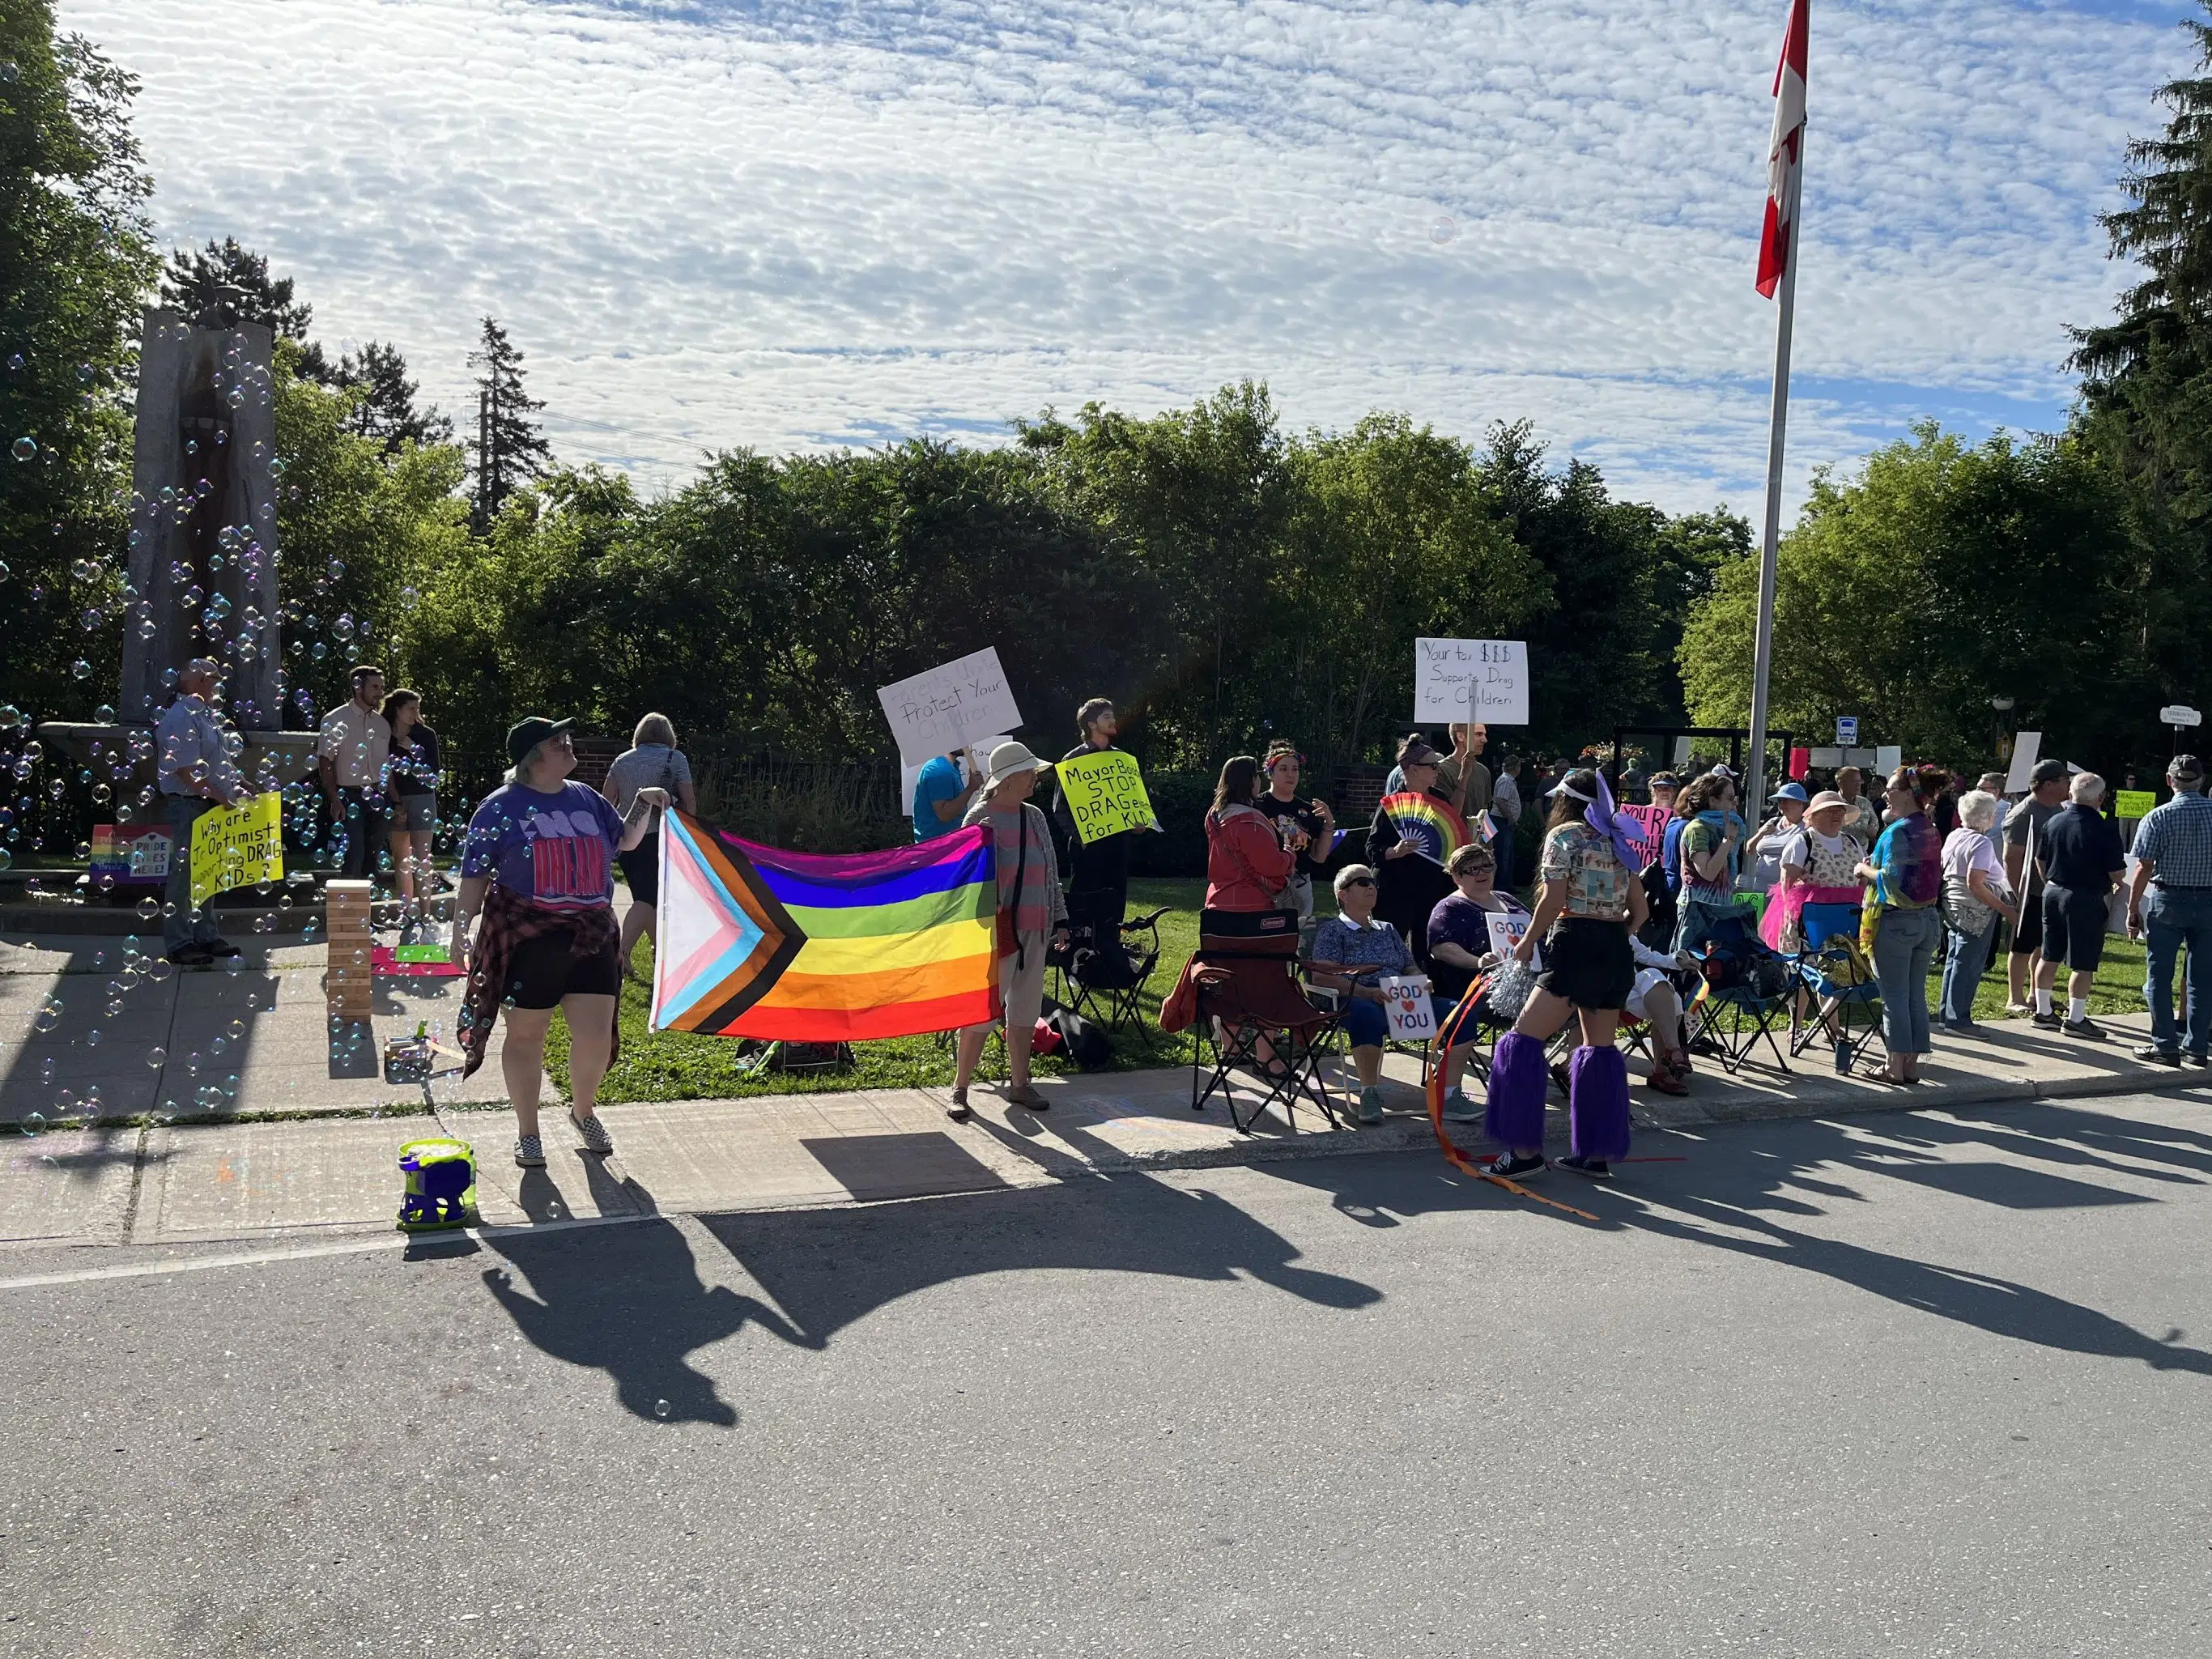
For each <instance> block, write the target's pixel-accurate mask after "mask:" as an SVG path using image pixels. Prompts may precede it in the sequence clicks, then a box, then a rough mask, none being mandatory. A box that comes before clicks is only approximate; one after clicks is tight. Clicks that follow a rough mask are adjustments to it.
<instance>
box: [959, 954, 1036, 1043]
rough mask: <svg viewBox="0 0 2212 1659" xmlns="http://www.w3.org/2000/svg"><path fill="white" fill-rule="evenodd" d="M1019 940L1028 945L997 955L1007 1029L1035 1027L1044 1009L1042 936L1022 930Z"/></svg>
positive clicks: (980, 1028) (988, 1023) (981, 1028)
mask: <svg viewBox="0 0 2212 1659" xmlns="http://www.w3.org/2000/svg"><path fill="white" fill-rule="evenodd" d="M1021 943H1022V944H1023V945H1025V946H1027V947H1028V948H1027V949H1026V950H1024V951H1019V952H1016V953H1011V954H1009V955H1006V956H1003V957H1000V958H999V1000H1000V1002H1001V1003H1002V1004H1004V1005H1005V1007H1006V1029H1007V1030H1010V1031H1028V1030H1035V1029H1036V1023H1037V1016H1038V1015H1039V1014H1041V1013H1042V1012H1044V945H1045V935H1044V934H1042V933H1024V934H1023V935H1021ZM992 1024H993V1022H991V1021H985V1022H984V1023H983V1024H981V1025H971V1026H969V1028H968V1029H969V1030H971V1031H987V1030H990V1029H991V1025H992Z"/></svg>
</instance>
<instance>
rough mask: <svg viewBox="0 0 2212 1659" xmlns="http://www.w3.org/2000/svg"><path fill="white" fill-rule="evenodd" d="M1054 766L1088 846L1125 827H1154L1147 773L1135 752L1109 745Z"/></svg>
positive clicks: (1068, 806)
mask: <svg viewBox="0 0 2212 1659" xmlns="http://www.w3.org/2000/svg"><path fill="white" fill-rule="evenodd" d="M1053 770H1054V772H1056V773H1058V774H1059V775H1060V793H1063V794H1064V795H1066V797H1067V811H1068V814H1069V816H1070V817H1073V818H1074V820H1075V833H1076V834H1077V835H1078V836H1081V837H1082V838H1083V844H1084V845H1085V847H1088V846H1089V845H1090V844H1091V842H1094V841H1097V840H1100V839H1102V838H1103V837H1104V836H1118V835H1120V834H1121V832H1122V831H1123V830H1124V829H1151V828H1152V825H1153V823H1154V822H1155V820H1154V819H1153V817H1152V797H1151V796H1150V795H1148V794H1146V793H1145V775H1144V774H1143V773H1142V772H1139V770H1138V769H1137V760H1136V757H1135V756H1133V755H1125V754H1123V753H1122V752H1121V750H1118V749H1109V750H1103V752H1101V753H1099V754H1096V755H1078V756H1077V757H1075V758H1074V759H1073V760H1064V761H1062V762H1060V764H1059V765H1057V766H1056V767H1054V769H1053Z"/></svg>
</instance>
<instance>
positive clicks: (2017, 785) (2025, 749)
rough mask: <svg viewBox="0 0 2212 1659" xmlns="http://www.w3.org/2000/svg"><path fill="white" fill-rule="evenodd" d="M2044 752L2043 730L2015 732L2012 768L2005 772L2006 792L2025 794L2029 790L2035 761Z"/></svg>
mask: <svg viewBox="0 0 2212 1659" xmlns="http://www.w3.org/2000/svg"><path fill="white" fill-rule="evenodd" d="M2042 753H2043V733H2042V732H2016V733H2015V734H2014V737H2013V740H2012V769H2011V770H2010V771H2009V772H2007V773H2006V774H2005V793H2007V794H2008V795H2024V794H2026V793H2027V792H2028V789H2029V787H2030V786H2031V785H2032V784H2033V778H2032V777H2031V776H2030V774H2031V773H2033V771H2034V770H2035V763H2036V761H2037V759H2038V757H2040V756H2041V754H2042Z"/></svg>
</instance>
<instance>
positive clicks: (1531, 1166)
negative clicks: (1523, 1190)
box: [1488, 1152, 1546, 1181]
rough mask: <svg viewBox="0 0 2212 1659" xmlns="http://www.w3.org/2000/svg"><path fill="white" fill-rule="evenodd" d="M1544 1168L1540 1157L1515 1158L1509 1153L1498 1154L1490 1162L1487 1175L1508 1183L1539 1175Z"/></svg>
mask: <svg viewBox="0 0 2212 1659" xmlns="http://www.w3.org/2000/svg"><path fill="white" fill-rule="evenodd" d="M1545 1167H1546V1166H1545V1164H1544V1160H1543V1159H1542V1158H1541V1157H1531V1158H1516V1157H1514V1156H1513V1154H1512V1153H1510V1152H1500V1153H1498V1156H1497V1157H1496V1158H1492V1159H1491V1160H1490V1169H1489V1171H1488V1173H1490V1174H1492V1175H1494V1176H1504V1177H1505V1179H1506V1180H1508V1181H1518V1180H1519V1179H1520V1178H1521V1177H1522V1176H1532V1175H1540V1174H1541V1173H1542V1172H1543V1170H1544V1169H1545Z"/></svg>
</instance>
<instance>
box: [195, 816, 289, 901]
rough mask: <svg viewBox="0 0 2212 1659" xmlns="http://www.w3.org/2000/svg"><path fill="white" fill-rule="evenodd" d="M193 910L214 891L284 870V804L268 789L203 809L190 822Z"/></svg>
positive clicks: (280, 875)
mask: <svg viewBox="0 0 2212 1659" xmlns="http://www.w3.org/2000/svg"><path fill="white" fill-rule="evenodd" d="M191 858H192V863H191V878H192V882H191V887H192V892H191V897H192V908H194V909H195V910H197V908H199V907H200V906H201V905H203V904H205V903H206V902H208V901H209V900H210V899H211V898H213V897H214V896H216V894H217V893H225V892H228V891H229V890H231V889H232V888H234V887H247V886H251V885H252V884H253V883H255V882H257V881H278V880H281V879H283V874H284V802H283V797H282V796H280V795H278V794H277V793H276V792H275V791H274V790H271V791H270V793H267V794H265V795H256V796H254V797H253V798H252V799H251V800H249V801H247V802H246V803H245V804H244V805H240V806H226V807H224V808H223V809H222V811H218V812H204V813H202V814H201V815H200V817H199V818H198V820H197V822H195V823H193V825H192V852H191Z"/></svg>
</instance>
